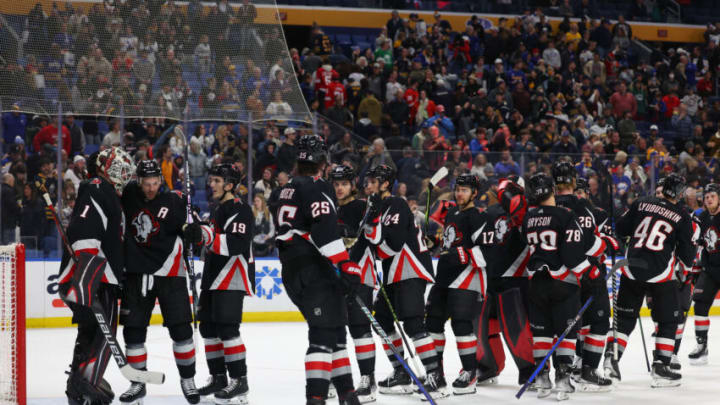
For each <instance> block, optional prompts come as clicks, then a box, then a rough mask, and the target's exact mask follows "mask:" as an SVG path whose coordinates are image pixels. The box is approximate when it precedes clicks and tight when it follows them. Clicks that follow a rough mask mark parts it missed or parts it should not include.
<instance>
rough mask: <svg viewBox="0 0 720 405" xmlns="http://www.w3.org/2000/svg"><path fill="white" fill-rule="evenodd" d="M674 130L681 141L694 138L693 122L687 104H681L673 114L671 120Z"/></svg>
mask: <svg viewBox="0 0 720 405" xmlns="http://www.w3.org/2000/svg"><path fill="white" fill-rule="evenodd" d="M671 123H672V126H673V128H675V130H676V131H677V132H678V136H679V137H680V139H690V138H691V137H692V130H693V129H692V120H691V119H690V116H689V115H688V109H687V106H685V104H680V106H679V107H678V108H676V109H675V111H674V112H673V116H672V120H671Z"/></svg>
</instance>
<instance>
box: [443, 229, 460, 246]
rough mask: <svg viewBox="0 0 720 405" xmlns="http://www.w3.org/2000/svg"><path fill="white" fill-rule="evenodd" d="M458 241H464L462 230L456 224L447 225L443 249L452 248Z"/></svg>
mask: <svg viewBox="0 0 720 405" xmlns="http://www.w3.org/2000/svg"><path fill="white" fill-rule="evenodd" d="M456 242H462V232H460V231H459V230H458V229H457V228H456V226H455V224H450V225H448V226H446V227H445V232H443V249H450V247H451V246H452V245H454V244H455V243H456Z"/></svg>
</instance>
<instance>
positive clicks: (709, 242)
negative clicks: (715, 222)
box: [705, 226, 718, 252]
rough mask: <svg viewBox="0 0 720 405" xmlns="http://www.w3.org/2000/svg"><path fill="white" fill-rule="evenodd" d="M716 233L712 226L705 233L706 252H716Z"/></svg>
mask: <svg viewBox="0 0 720 405" xmlns="http://www.w3.org/2000/svg"><path fill="white" fill-rule="evenodd" d="M717 241H718V233H717V229H715V227H714V226H713V227H712V228H710V229H708V230H707V232H705V246H707V249H708V251H710V252H714V251H716V250H717Z"/></svg>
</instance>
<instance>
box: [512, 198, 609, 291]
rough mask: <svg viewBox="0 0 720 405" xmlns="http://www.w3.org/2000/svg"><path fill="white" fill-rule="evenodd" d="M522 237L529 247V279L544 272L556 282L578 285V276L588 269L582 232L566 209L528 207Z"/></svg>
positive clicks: (574, 217)
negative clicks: (537, 273) (536, 273)
mask: <svg viewBox="0 0 720 405" xmlns="http://www.w3.org/2000/svg"><path fill="white" fill-rule="evenodd" d="M523 234H524V235H525V238H526V240H527V243H528V245H529V246H530V261H529V263H528V270H529V272H530V277H532V276H533V274H534V273H535V272H537V271H548V272H549V273H550V275H551V276H552V277H553V278H554V279H556V280H560V281H564V282H566V283H571V284H579V280H580V278H581V277H582V274H583V273H585V272H586V271H587V270H589V269H590V262H589V261H588V260H587V255H586V251H587V248H586V245H587V242H586V241H585V240H584V238H583V229H582V228H581V227H580V224H579V223H578V220H577V216H576V215H575V213H573V212H572V211H571V210H569V209H568V208H565V207H560V206H556V207H553V206H539V207H535V208H531V209H530V210H529V211H528V213H527V215H526V216H525V219H524V221H523ZM600 242H601V243H602V244H603V245H604V242H602V240H601V241H600ZM603 249H604V246H603Z"/></svg>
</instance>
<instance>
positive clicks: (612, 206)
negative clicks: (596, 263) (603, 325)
mask: <svg viewBox="0 0 720 405" xmlns="http://www.w3.org/2000/svg"><path fill="white" fill-rule="evenodd" d="M605 173H606V174H608V173H607V171H605ZM607 177H609V176H606V179H605V180H606V181H608V188H609V191H610V230H611V231H612V232H613V233H614V230H615V202H614V201H613V196H612V183H611V182H610V180H611V179H608V178H607ZM610 250H611V252H612V253H611V256H610V260H611V264H612V267H611V268H613V269H614V268H615V249H614V248H612V247H611V248H610ZM611 277H612V289H613V301H612V336H613V360H615V361H618V338H617V293H618V290H619V288H618V284H617V282H618V277H617V271H616V270H613V272H612V274H611Z"/></svg>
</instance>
